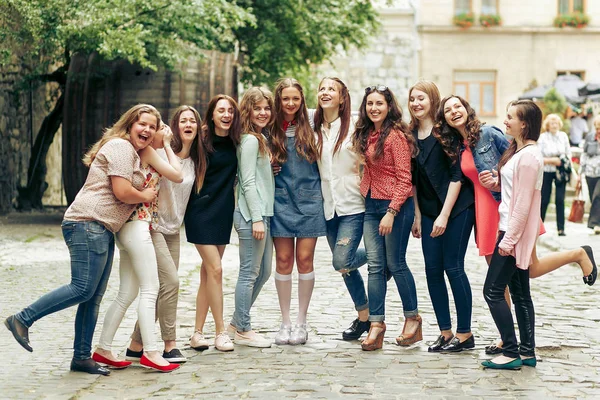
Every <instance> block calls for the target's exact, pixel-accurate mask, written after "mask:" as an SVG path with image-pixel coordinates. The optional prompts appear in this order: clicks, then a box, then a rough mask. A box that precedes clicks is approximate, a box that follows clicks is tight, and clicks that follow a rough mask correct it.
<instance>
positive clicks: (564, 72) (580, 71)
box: [556, 69, 585, 81]
mask: <svg viewBox="0 0 600 400" xmlns="http://www.w3.org/2000/svg"><path fill="white" fill-rule="evenodd" d="M561 75H577V76H578V77H580V78H581V80H582V81H585V70H584V69H578V70H564V69H562V70H558V71H556V77H557V78H558V77H559V76H561Z"/></svg>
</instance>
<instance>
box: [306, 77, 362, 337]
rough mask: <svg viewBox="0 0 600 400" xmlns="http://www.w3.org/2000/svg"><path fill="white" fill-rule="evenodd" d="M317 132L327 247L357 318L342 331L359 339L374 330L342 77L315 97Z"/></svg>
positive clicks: (347, 100) (357, 168) (348, 105)
mask: <svg viewBox="0 0 600 400" xmlns="http://www.w3.org/2000/svg"><path fill="white" fill-rule="evenodd" d="M317 100H318V102H319V105H318V107H317V110H316V112H315V133H316V134H317V138H318V142H319V144H320V147H321V158H320V159H319V173H320V175H321V189H322V191H323V199H324V203H323V207H324V211H325V219H326V220H327V242H328V244H329V248H330V249H331V252H332V254H333V260H332V264H333V268H334V269H335V270H336V271H338V272H339V273H340V274H341V276H342V278H343V280H344V284H345V285H346V289H347V290H348V293H349V294H350V297H351V298H352V301H353V303H354V309H355V310H356V311H357V313H358V316H357V318H356V319H355V320H354V321H353V322H352V324H350V327H348V329H346V330H345V331H343V332H342V339H344V340H356V339H359V338H360V337H361V336H362V334H363V333H365V332H368V331H369V328H370V327H371V323H370V322H369V301H368V298H367V292H366V290H365V283H364V281H363V278H362V275H361V274H360V271H359V268H360V267H362V266H363V265H364V264H366V262H367V254H366V252H365V249H364V248H359V245H360V241H361V239H362V236H363V225H364V219H365V200H364V198H363V197H362V195H361V194H360V157H359V156H358V154H356V152H355V151H354V149H353V147H352V135H351V134H352V132H354V121H353V119H352V114H351V102H350V94H349V93H348V88H347V87H346V85H345V84H344V82H342V81H341V80H340V79H339V78H323V79H322V80H321V82H320V83H319V90H318V92H317Z"/></svg>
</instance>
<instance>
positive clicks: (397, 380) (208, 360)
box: [0, 212, 600, 399]
mask: <svg viewBox="0 0 600 400" xmlns="http://www.w3.org/2000/svg"><path fill="white" fill-rule="evenodd" d="M60 220H61V217H60V214H59V213H57V212H54V213H42V214H40V213H37V214H10V215H9V216H4V217H0V293H1V298H0V317H1V318H2V320H4V318H6V316H8V315H10V314H12V313H14V312H16V311H18V310H19V309H20V308H21V307H23V306H25V305H27V304H29V303H30V302H31V301H33V300H35V299H36V298H37V297H38V296H40V295H41V294H43V293H45V292H47V291H49V290H51V289H53V288H55V287H57V286H59V285H61V284H64V283H66V282H67V281H68V279H69V256H68V251H67V248H66V246H65V244H64V242H63V240H62V236H61V233H60ZM34 222H35V224H33V223H34ZM548 225H549V226H548V233H547V234H546V235H544V236H543V237H542V238H541V239H540V244H539V253H540V255H543V254H544V253H547V252H548V251H549V249H554V250H555V249H563V248H571V247H576V246H578V245H581V244H585V243H589V244H591V245H592V247H593V248H594V250H595V251H596V254H597V256H596V258H597V259H598V260H599V261H600V237H599V236H594V235H592V234H591V231H590V230H588V229H586V228H585V227H584V226H583V225H582V224H571V223H567V229H566V230H567V234H568V236H566V237H564V238H560V239H559V238H558V236H557V235H556V228H555V227H554V226H552V225H554V223H548ZM477 254H478V253H477V250H476V248H475V246H474V244H471V245H470V246H469V249H468V252H467V260H466V264H467V271H468V275H469V279H470V281H471V285H472V288H473V332H474V334H475V338H476V348H475V350H474V351H469V352H463V353H460V354H451V355H444V354H429V353H428V352H427V346H426V344H425V343H426V342H431V341H433V340H434V339H435V338H436V337H437V335H438V330H437V326H436V323H435V317H434V315H433V310H432V307H431V303H430V301H429V297H428V293H427V288H426V282H425V275H424V267H423V257H422V253H421V247H420V243H419V241H417V240H415V239H412V238H411V240H410V243H409V249H408V263H409V266H410V268H411V270H412V271H413V273H414V275H415V280H416V282H417V291H418V296H419V309H420V311H421V315H422V317H423V321H424V326H423V333H424V336H425V340H424V341H423V342H421V343H419V344H416V345H413V346H412V347H409V348H401V347H398V346H396V345H395V342H394V338H395V337H396V336H397V335H399V334H400V332H401V329H402V322H401V309H402V308H401V303H400V299H399V296H398V292H397V290H396V288H395V286H393V285H391V286H390V287H389V290H388V298H387V303H386V305H387V310H388V313H387V321H386V322H387V325H388V331H387V333H386V339H385V343H384V348H383V350H381V351H375V352H363V351H361V349H360V344H359V342H358V341H354V342H344V341H342V340H341V331H342V330H343V329H345V328H346V327H347V326H348V325H349V323H350V322H351V321H352V320H353V319H354V318H355V312H354V311H353V307H352V302H351V300H350V297H349V295H348V293H347V292H346V289H345V286H344V285H343V283H342V280H341V278H340V277H339V276H338V275H337V273H335V272H334V271H333V269H332V268H331V266H330V260H331V255H330V253H329V249H328V248H327V245H326V241H325V240H324V239H320V240H319V242H318V246H317V253H316V257H315V258H316V260H315V264H316V275H317V278H316V279H317V280H316V286H315V290H314V295H313V299H312V303H311V307H310V310H309V323H310V336H309V341H308V343H307V344H306V345H304V346H275V345H273V347H271V348H269V349H252V348H247V347H242V346H238V347H236V348H235V351H233V352H231V353H227V354H225V353H221V352H218V351H216V350H215V349H214V348H212V347H211V348H210V349H209V350H207V351H204V352H196V351H194V350H192V349H190V347H189V345H188V338H189V336H190V335H191V334H192V332H193V323H194V308H195V306H194V304H195V293H196V290H197V287H198V280H199V273H198V271H199V270H198V265H199V263H200V258H199V256H198V255H197V253H196V251H195V249H194V248H193V246H191V245H189V244H187V243H184V244H183V246H182V263H181V268H180V273H179V274H180V277H181V292H180V302H179V310H178V311H179V315H178V344H179V347H180V348H181V349H182V351H183V352H184V353H185V354H186V356H187V357H188V358H189V361H188V362H187V363H186V364H184V365H183V366H182V367H181V368H180V369H179V370H177V371H175V372H173V373H170V374H160V373H156V372H153V371H149V370H146V369H143V368H140V367H139V366H137V365H134V366H132V367H130V368H128V369H126V370H123V371H113V372H112V373H111V375H110V376H109V377H102V376H92V375H87V374H82V373H73V372H70V371H69V362H70V358H71V346H72V338H73V321H74V312H75V309H74V308H73V309H69V310H65V311H62V312H59V313H56V314H53V315H51V316H48V317H46V318H44V319H42V320H40V321H38V322H37V323H36V324H35V325H34V326H33V327H32V328H31V329H30V339H31V342H32V345H33V348H34V352H33V353H32V354H30V353H28V352H26V351H24V350H23V349H21V348H20V346H19V345H18V344H17V343H16V342H15V341H14V339H13V338H12V336H11V335H10V333H9V332H8V331H7V330H6V329H4V328H1V330H0V346H1V347H2V349H3V350H4V355H5V356H4V357H3V361H2V368H1V369H2V373H1V374H0V398H12V399H17V398H18V399H30V398H31V399H35V398H49V399H68V398H71V399H97V398H123V399H142V398H149V397H153V398H154V397H156V398H170V399H177V398H221V397H224V398H225V397H226V398H261V399H281V398H310V399H317V398H340V397H343V398H348V399H383V398H385V399H388V398H389V399H409V398H411V399H412V398H433V399H453V398H456V399H458V398H464V397H469V398H486V399H488V398H505V399H511V398H542V396H543V397H546V398H586V397H587V398H600V332H599V330H598V325H599V321H600V312H598V305H599V304H600V284H596V286H594V287H588V286H586V285H584V284H583V283H582V281H581V275H582V274H581V271H580V269H579V268H578V267H576V266H565V267H564V268H562V269H560V270H558V271H555V272H554V273H552V274H550V275H547V276H544V277H541V278H538V279H536V280H534V281H533V282H532V285H531V286H532V291H533V298H534V302H535V307H536V314H537V315H536V328H537V330H536V339H537V346H538V347H537V356H538V359H539V361H540V362H539V363H538V367H537V368H527V367H525V368H523V369H522V370H521V371H504V372H496V371H490V370H483V369H482V368H481V367H480V366H479V364H480V362H481V361H482V360H483V359H485V358H486V355H485V354H484V346H485V345H487V344H489V343H490V342H492V341H493V340H494V339H495V338H496V336H497V333H496V331H495V327H494V324H493V321H492V319H491V316H490V314H489V312H488V310H487V307H486V305H485V302H484V300H483V296H482V294H481V290H482V285H483V281H484V278H485V273H486V264H485V262H484V260H483V258H481V257H479V256H478V255H477ZM237 259H238V257H237V237H235V236H234V237H233V238H232V244H231V245H230V246H228V247H227V251H226V252H225V257H224V261H223V264H224V293H225V294H224V296H225V315H226V320H228V318H229V317H230V316H231V313H232V310H233V305H234V286H235V282H236V279H237ZM362 272H363V276H365V278H366V269H363V271H362ZM118 276H119V274H118V260H115V265H114V269H113V274H112V277H111V280H110V283H109V289H108V291H107V293H106V296H105V300H104V302H103V303H102V306H101V310H100V319H99V321H98V327H97V330H96V340H95V341H94V343H97V337H98V335H99V332H100V329H101V328H102V320H103V317H104V312H105V311H106V308H107V307H108V304H109V303H110V301H112V300H113V299H114V298H115V296H116V290H117V288H118ZM294 279H296V278H294ZM295 288H296V285H295V284H294V293H295ZM296 307H297V302H296V301H293V302H292V313H294V310H295V309H296ZM278 310H279V307H278V302H277V294H276V291H275V287H274V283H273V280H272V279H271V280H270V281H269V282H268V283H267V284H266V286H265V289H264V290H263V292H262V293H261V295H260V296H259V298H258V300H257V303H256V305H255V307H254V308H253V311H252V316H253V326H254V328H255V329H257V330H259V331H260V332H262V333H264V334H266V335H268V336H271V337H272V336H274V334H275V331H276V329H277V328H278V326H279V311H278ZM135 314H136V312H135V303H134V306H132V307H131V308H130V310H129V311H128V312H127V314H126V317H125V320H124V322H123V324H122V325H121V328H120V329H119V331H118V333H117V337H116V339H115V346H116V348H117V349H119V352H120V354H122V355H124V350H125V347H126V345H127V343H128V335H129V333H130V332H131V329H132V326H133V323H134V321H135ZM211 318H212V317H209V321H210V323H209V324H208V326H207V327H206V328H205V332H206V333H210V334H211V337H212V335H213V334H214V325H213V324H212V320H211Z"/></svg>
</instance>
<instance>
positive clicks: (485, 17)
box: [479, 14, 502, 28]
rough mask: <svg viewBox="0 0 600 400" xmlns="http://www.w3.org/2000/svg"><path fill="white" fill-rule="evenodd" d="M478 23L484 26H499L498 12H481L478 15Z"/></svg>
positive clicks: (500, 22)
mask: <svg viewBox="0 0 600 400" xmlns="http://www.w3.org/2000/svg"><path fill="white" fill-rule="evenodd" d="M479 23H480V24H481V26H485V27H486V28H487V27H489V26H500V25H501V24H502V18H500V16H499V15H498V14H482V15H480V16H479Z"/></svg>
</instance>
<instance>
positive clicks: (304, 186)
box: [270, 78, 327, 344]
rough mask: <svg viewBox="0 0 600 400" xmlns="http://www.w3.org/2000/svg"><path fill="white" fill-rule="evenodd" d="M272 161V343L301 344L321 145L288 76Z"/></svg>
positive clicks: (278, 101) (319, 209)
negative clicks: (275, 318) (275, 326)
mask: <svg viewBox="0 0 600 400" xmlns="http://www.w3.org/2000/svg"><path fill="white" fill-rule="evenodd" d="M270 146H271V153H272V160H273V163H274V164H277V165H279V166H280V167H281V170H280V171H279V173H278V174H277V176H276V177H275V204H274V215H273V218H272V220H271V232H272V236H273V244H274V245H275V252H276V272H275V287H276V288H277V295H278V297H279V307H280V309H281V316H282V323H281V327H280V329H279V332H278V333H277V336H276V337H275V343H276V344H304V343H306V340H307V339H308V331H307V327H306V314H307V312H308V306H309V304H310V299H311V296H312V291H313V287H314V285H315V273H314V268H313V259H314V255H315V246H316V244H317V238H318V237H319V236H325V234H326V233H327V228H326V226H325V216H324V212H323V196H322V194H321V178H320V177H319V169H318V167H317V160H318V159H319V157H320V148H319V145H318V143H317V140H316V138H315V134H314V132H313V118H312V116H310V117H309V113H308V111H307V109H306V102H305V100H304V93H303V90H302V86H300V84H299V83H298V81H296V80H295V79H292V78H285V79H281V80H280V81H279V82H278V83H277V86H276V88H275V124H274V127H273V130H272V132H271V136H270ZM294 259H295V260H296V265H297V268H298V317H297V319H296V325H295V327H294V328H293V329H292V324H291V319H290V302H291V297H292V270H293V268H294Z"/></svg>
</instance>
